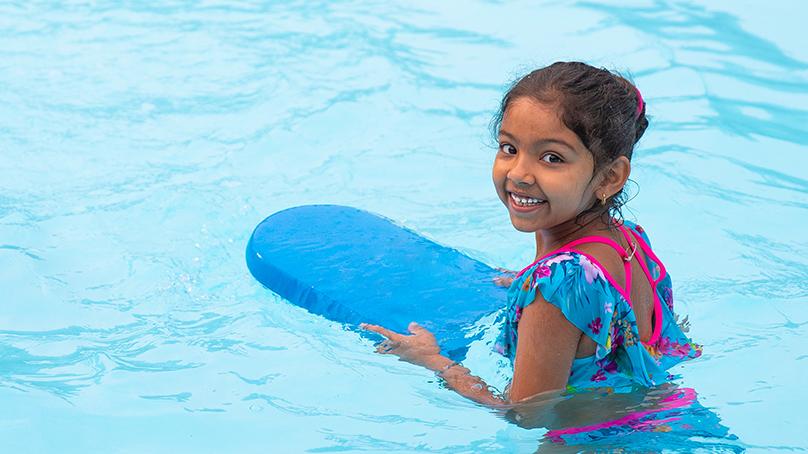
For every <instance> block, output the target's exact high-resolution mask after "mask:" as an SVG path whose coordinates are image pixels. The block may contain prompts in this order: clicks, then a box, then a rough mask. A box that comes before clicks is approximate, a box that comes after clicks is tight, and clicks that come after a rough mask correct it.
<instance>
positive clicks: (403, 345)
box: [359, 322, 444, 370]
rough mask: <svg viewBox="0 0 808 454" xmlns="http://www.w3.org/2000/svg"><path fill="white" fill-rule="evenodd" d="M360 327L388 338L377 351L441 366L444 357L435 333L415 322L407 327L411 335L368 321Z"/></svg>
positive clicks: (433, 367) (428, 367)
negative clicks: (371, 323)
mask: <svg viewBox="0 0 808 454" xmlns="http://www.w3.org/2000/svg"><path fill="white" fill-rule="evenodd" d="M359 327H360V328H362V329H366V330H368V331H373V332H374V333H377V334H381V335H382V336H384V337H386V338H387V339H385V340H384V341H382V342H381V343H379V344H378V345H377V346H376V353H381V354H383V355H396V356H398V357H399V358H400V359H401V360H402V361H406V362H408V363H412V364H415V365H418V366H423V367H426V368H427V369H433V370H434V369H435V368H436V367H438V368H439V366H438V363H440V362H441V359H444V358H443V356H441V354H440V347H438V343H437V341H436V340H435V335H434V334H432V333H430V332H429V331H428V330H427V329H426V328H424V327H423V326H421V325H419V324H417V323H415V322H412V323H410V325H409V326H408V327H407V329H408V330H409V332H410V334H409V335H407V334H399V333H396V332H395V331H390V330H389V329H387V328H385V327H382V326H379V325H370V324H367V323H362V324H360V325H359Z"/></svg>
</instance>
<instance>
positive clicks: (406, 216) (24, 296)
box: [0, 0, 808, 453]
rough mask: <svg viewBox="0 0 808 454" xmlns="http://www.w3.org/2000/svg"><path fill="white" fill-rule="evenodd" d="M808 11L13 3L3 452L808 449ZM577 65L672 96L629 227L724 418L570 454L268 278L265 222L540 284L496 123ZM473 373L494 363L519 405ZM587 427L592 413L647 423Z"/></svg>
mask: <svg viewBox="0 0 808 454" xmlns="http://www.w3.org/2000/svg"><path fill="white" fill-rule="evenodd" d="M705 3H706V4H707V5H708V6H704V4H705ZM806 12H808V6H805V5H804V4H803V3H801V2H792V1H785V0H780V1H771V2H765V4H761V3H759V2H749V1H733V2H730V1H716V0H713V1H710V2H694V1H662V0H657V1H636V2H609V3H601V2H567V1H544V2H507V3H500V2H494V1H470V2H457V1H455V2H440V3H437V4H435V2H406V3H403V2H402V3H393V4H391V3H388V2H373V1H347V2H338V3H337V2H291V1H290V2H261V3H249V2H216V1H210V2H187V1H170V2H161V3H159V6H157V5H156V4H152V5H147V4H145V3H137V2H133V3H129V2H126V3H121V2H108V1H90V2H66V3H58V4H57V3H53V4H52V3H47V2H41V3H4V4H0V24H1V25H0V87H2V89H0V130H1V133H0V288H2V292H0V295H2V296H0V404H2V408H3V412H2V413H0V414H2V418H1V419H0V448H2V451H3V452H99V451H103V452H172V453H176V452H222V451H224V452H333V451H349V452H350V451H369V452H392V451H396V452H422V451H428V452H533V451H536V450H539V451H540V452H545V451H550V452H566V451H565V450H569V451H572V452H575V451H578V450H590V449H592V450H593V449H618V448H622V449H626V450H629V451H631V450H644V451H659V450H663V449H665V450H668V451H693V450H699V449H701V450H704V451H727V452H739V451H750V452H755V451H759V452H772V451H789V452H793V451H805V450H806V449H808V440H807V439H806V436H805V429H806V425H805V422H804V418H803V416H802V414H801V412H800V411H799V410H800V409H802V408H804V407H805V406H806V405H808V393H806V391H805V385H804V382H805V376H806V375H808V343H806V341H805V339H807V338H808V305H806V303H808V258H806V257H808V242H806V240H805V235H804V232H805V225H806V223H807V222H808V216H807V215H806V208H808V172H807V171H806V169H808V157H806V156H807V155H806V145H807V144H808V128H807V127H806V124H808V109H806V106H807V105H808V94H806V93H808V51H806V49H805V46H804V45H803V43H802V38H801V36H802V33H801V31H802V28H803V22H804V20H803V18H804V17H805V13H806ZM572 59H576V60H584V61H588V62H591V63H593V64H597V65H603V66H607V67H610V68H615V69H618V70H624V71H627V72H630V74H631V75H632V76H633V77H634V79H635V81H636V82H637V84H638V86H639V88H640V89H641V90H642V92H643V95H644V96H645V97H646V99H647V102H648V112H649V115H651V116H652V119H651V127H650V129H649V130H648V132H647V133H646V136H645V137H644V138H643V140H642V141H641V144H640V148H639V149H638V151H637V152H636V154H635V158H634V173H633V179H634V180H635V181H636V183H637V185H636V186H634V187H635V192H636V193H637V195H636V197H635V198H634V200H632V201H631V202H630V205H629V206H630V207H631V211H630V212H628V213H627V216H628V217H629V218H630V219H636V220H638V221H640V223H641V224H642V225H643V226H644V227H645V228H646V230H647V231H648V232H649V233H650V235H651V239H652V241H653V242H654V247H655V250H656V251H658V255H659V256H660V257H661V258H662V259H663V260H665V262H666V265H667V267H668V269H669V271H670V272H671V275H672V276H673V279H674V291H675V294H676V299H677V306H678V311H679V312H681V313H682V314H687V315H689V319H690V322H691V325H692V330H691V333H690V334H691V335H692V336H693V338H694V339H695V340H696V341H699V342H702V343H703V344H704V356H703V357H702V358H700V359H699V360H696V361H693V362H690V363H687V364H684V365H682V366H680V367H677V368H676V369H675V370H674V372H675V373H676V374H678V375H679V376H680V378H679V379H677V381H676V384H677V385H678V386H680V387H681V388H682V389H689V390H693V391H694V392H695V393H696V394H697V398H698V402H699V404H700V406H701V408H702V409H701V410H698V411H695V410H685V411H684V413H683V417H691V419H694V420H697V421H700V422H699V424H700V425H696V426H695V427H693V428H692V429H690V430H685V429H681V428H675V429H673V430H671V431H669V432H665V431H664V430H665V427H664V426H660V427H661V429H659V430H658V431H656V432H651V431H644V430H639V429H638V430H628V431H623V432H615V433H612V434H601V435H599V436H597V437H592V439H588V440H577V441H576V442H575V443H577V444H575V443H573V446H569V445H564V444H561V443H559V442H557V441H554V440H552V439H551V437H549V436H548V435H547V433H548V429H547V428H548V427H555V425H558V424H562V425H563V424H566V423H568V421H569V420H567V422H564V421H562V423H558V422H557V421H556V422H553V421H549V422H548V421H546V420H539V421H538V422H537V423H536V424H535V427H534V428H526V427H525V426H526V425H524V424H523V425H521V426H520V425H519V424H514V423H513V422H510V421H509V420H508V419H506V418H503V417H502V415H498V414H495V413H493V412H491V411H489V410H486V409H484V408H480V407H477V406H475V405H473V404H471V403H469V402H467V401H464V400H463V399H462V398H460V397H458V396H457V395H455V394H453V393H452V392H450V391H447V390H445V389H443V388H442V387H441V386H440V384H439V383H437V382H436V380H435V379H434V377H433V376H432V375H431V374H430V373H428V372H426V371H424V370H422V369H418V368H416V367H413V366H410V365H408V364H405V363H401V362H397V361H396V360H395V359H394V358H391V357H387V356H380V355H376V354H374V353H373V348H372V345H370V344H369V343H368V342H367V341H366V340H363V339H361V338H360V337H359V336H358V335H357V334H356V333H354V332H352V331H349V330H345V329H343V328H342V327H341V326H339V325H337V324H334V323H331V322H328V321H326V320H323V319H321V318H318V317H314V316H312V315H310V314H308V313H306V312H305V311H303V310H301V309H298V308H296V307H293V306H291V305H289V304H287V303H284V302H283V301H281V300H278V299H277V298H276V297H273V296H272V295H271V294H270V292H268V291H267V290H265V289H263V288H261V287H260V285H259V284H257V283H256V282H255V281H254V280H253V279H252V278H251V277H250V275H249V273H248V272H247V270H246V267H245V265H244V257H243V255H244V246H245V244H246V241H247V239H248V238H249V234H250V233H251V231H252V228H253V227H254V226H255V225H256V224H257V223H258V222H259V221H260V220H261V219H263V218H264V217H265V216H266V215H268V214H270V213H272V212H275V211H277V210H280V209H283V208H287V207H290V206H295V205H303V204H310V203H337V204H343V205H351V206H356V207H359V208H362V209H366V210H370V211H374V212H377V213H380V214H382V215H384V216H387V217H389V218H392V219H396V220H398V221H400V222H402V223H403V224H405V225H407V226H408V227H410V228H412V229H414V230H417V231H419V232H421V233H423V234H424V235H426V236H428V237H430V238H433V239H435V240H436V241H438V242H440V243H443V244H446V245H450V246H452V247H456V248H459V249H461V250H463V251H465V252H466V253H468V254H470V255H472V256H474V257H476V258H479V259H482V260H484V261H486V262H487V263H490V264H492V265H497V266H504V267H510V268H518V267H520V265H523V264H526V263H528V262H529V261H530V258H531V257H532V254H533V249H532V248H533V244H532V240H531V238H530V237H529V236H526V235H523V234H520V233H518V232H515V231H513V229H512V227H511V226H510V224H509V222H508V220H507V216H506V213H505V211H504V208H502V207H500V206H499V205H500V204H499V201H498V200H497V198H496V196H495V193H494V190H493V187H492V185H491V183H490V165H491V162H492V159H493V151H494V150H493V148H491V146H490V145H491V142H490V137H489V132H488V128H487V127H488V122H489V120H490V118H491V116H492V114H493V112H494V110H495V109H496V107H497V103H498V101H499V98H500V96H501V94H502V93H503V91H504V89H505V87H506V86H507V83H508V82H509V81H510V80H512V79H513V78H515V77H516V76H518V75H519V74H521V73H523V72H525V71H526V70H528V69H531V68H533V67H535V66H539V65H544V64H547V63H550V62H552V61H555V60H572ZM637 188H638V189H637ZM481 326H485V323H484V321H483V323H481ZM476 348H477V349H476V350H474V354H473V355H472V357H471V358H470V359H469V365H470V367H471V368H472V370H473V371H475V372H478V373H480V374H482V375H484V376H487V377H490V378H491V380H497V379H498V380H499V384H501V383H504V380H505V377H503V376H502V373H503V371H502V364H497V363H495V362H494V361H493V359H492V358H493V357H490V356H487V352H486V349H485V345H483V344H480V345H477V346H476ZM569 402H570V405H571V408H572V409H573V410H574V412H578V413H582V414H586V415H589V416H592V414H597V412H607V413H608V411H610V410H609V409H611V408H615V409H616V410H615V411H617V410H619V409H625V408H626V406H627V405H629V404H625V403H621V402H611V401H609V399H598V398H593V399H590V400H587V399H586V398H579V399H572V400H570V401H569ZM635 404H636V403H635ZM687 411H691V413H690V414H688V413H687ZM556 416H557V415H556ZM592 417H595V418H597V417H599V416H597V415H596V416H592ZM573 419H574V418H573Z"/></svg>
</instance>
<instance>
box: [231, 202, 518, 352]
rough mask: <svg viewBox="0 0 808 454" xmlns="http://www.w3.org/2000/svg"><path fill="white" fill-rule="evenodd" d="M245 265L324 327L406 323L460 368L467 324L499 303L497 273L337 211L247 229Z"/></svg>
mask: <svg viewBox="0 0 808 454" xmlns="http://www.w3.org/2000/svg"><path fill="white" fill-rule="evenodd" d="M246 256H247V267H248V268H249V270H250V273H252V275H253V276H254V277H255V279H257V280H258V282H260V283H261V284H263V285H264V286H265V287H267V288H268V289H270V290H272V291H273V292H275V293H277V294H278V295H279V296H281V297H283V298H284V299H286V300H288V301H289V302H291V303H292V304H295V305H297V306H300V307H303V308H305V309H307V310H308V311H310V312H312V313H314V314H317V315H321V316H323V317H325V318H327V319H329V320H333V321H336V322H340V323H344V324H347V325H349V326H350V327H352V328H353V327H356V325H358V324H359V323H362V322H365V323H372V324H377V325H381V326H384V327H386V328H389V329H392V330H394V331H397V332H400V333H406V332H407V325H408V324H409V323H410V322H411V321H415V322H418V323H419V324H421V325H423V326H424V327H425V328H427V329H429V330H430V331H432V332H433V333H434V334H435V337H436V338H437V340H438V344H439V345H440V346H441V350H442V351H443V352H444V354H446V355H448V356H449V357H450V358H452V359H453V360H456V361H460V360H462V359H463V358H464V357H465V355H466V352H467V351H468V346H469V344H470V343H471V342H472V341H473V340H475V339H476V336H477V335H475V334H474V333H473V332H471V331H472V330H470V329H469V328H471V326H472V325H473V324H474V323H475V322H477V321H478V320H480V319H481V318H482V317H484V316H486V315H489V314H491V313H493V312H495V311H497V310H499V309H500V308H502V307H503V306H504V304H505V300H506V295H507V293H506V290H505V289H504V288H502V287H498V286H496V285H494V283H493V282H492V279H493V278H494V277H495V276H497V275H499V274H500V273H499V272H498V271H497V270H496V269H494V268H492V267H490V266H488V265H486V264H484V263H482V262H480V261H478V260H475V259H472V258H471V257H469V256H467V255H465V254H463V253H461V252H459V251H457V250H455V249H452V248H449V247H446V246H442V245H440V244H437V243H435V242H434V241H431V240H429V239H427V238H424V237H422V236H420V235H418V234H417V233H416V232H413V231H412V230H409V229H407V228H404V227H402V226H400V225H397V224H396V223H394V222H393V221H391V220H389V219H386V218H384V217H381V216H378V215H376V214H373V213H369V212H367V211H363V210H359V209H356V208H352V207H347V206H339V205H307V206H299V207H294V208H289V209H286V210H283V211H279V212H277V213H275V214H273V215H271V216H269V217H268V218H266V219H264V220H263V221H262V222H261V223H260V224H258V226H257V227H256V228H255V231H254V232H253V234H252V237H251V238H250V241H249V243H248V244H247V251H246Z"/></svg>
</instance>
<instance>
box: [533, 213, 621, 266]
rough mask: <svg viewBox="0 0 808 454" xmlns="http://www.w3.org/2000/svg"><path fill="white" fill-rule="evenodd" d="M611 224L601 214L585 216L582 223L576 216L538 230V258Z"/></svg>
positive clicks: (606, 228) (604, 228) (605, 228)
mask: <svg viewBox="0 0 808 454" xmlns="http://www.w3.org/2000/svg"><path fill="white" fill-rule="evenodd" d="M608 228H609V226H608V225H606V223H604V222H603V219H601V216H599V215H589V216H584V217H582V218H581V219H580V223H576V222H575V218H573V219H570V220H569V221H566V222H563V223H561V224H558V225H556V226H554V227H551V228H549V229H545V230H538V231H536V258H537V259H538V258H540V257H543V256H544V255H547V254H549V253H550V252H553V251H554V250H556V249H558V248H560V247H561V246H563V245H565V244H567V243H569V242H570V241H574V240H577V239H578V238H583V237H584V236H587V235H590V234H593V233H595V232H597V231H602V230H608Z"/></svg>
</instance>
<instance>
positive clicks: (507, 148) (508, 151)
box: [499, 143, 516, 155]
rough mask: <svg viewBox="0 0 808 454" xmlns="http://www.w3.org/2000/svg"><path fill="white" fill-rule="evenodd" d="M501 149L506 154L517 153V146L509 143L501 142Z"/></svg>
mask: <svg viewBox="0 0 808 454" xmlns="http://www.w3.org/2000/svg"><path fill="white" fill-rule="evenodd" d="M499 151H501V152H503V153H505V154H509V155H514V154H516V147H514V146H513V145H511V144H509V143H501V144H499Z"/></svg>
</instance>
